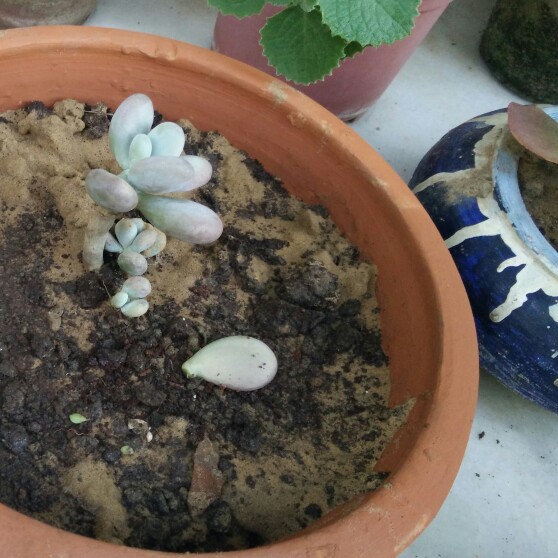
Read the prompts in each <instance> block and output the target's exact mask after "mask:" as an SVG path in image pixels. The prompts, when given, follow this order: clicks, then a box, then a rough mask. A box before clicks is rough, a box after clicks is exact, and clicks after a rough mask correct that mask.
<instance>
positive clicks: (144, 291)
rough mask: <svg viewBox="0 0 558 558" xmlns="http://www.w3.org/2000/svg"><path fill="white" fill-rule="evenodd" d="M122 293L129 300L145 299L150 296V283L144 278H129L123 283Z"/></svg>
mask: <svg viewBox="0 0 558 558" xmlns="http://www.w3.org/2000/svg"><path fill="white" fill-rule="evenodd" d="M122 291H123V292H125V293H126V294H128V295H129V297H130V298H145V297H146V296H148V295H150V294H151V283H150V282H149V279H146V278H145V277H139V276H137V277H129V278H128V279H126V281H124V284H123V285H122Z"/></svg>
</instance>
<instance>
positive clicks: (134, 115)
mask: <svg viewBox="0 0 558 558" xmlns="http://www.w3.org/2000/svg"><path fill="white" fill-rule="evenodd" d="M154 116H155V113H154V110H153V103H152V102H151V99H150V98H149V97H148V96H147V95H143V94H142V93H136V94H134V95H131V96H130V97H128V98H127V99H124V101H122V103H121V104H120V105H119V106H118V108H117V109H116V110H115V111H114V115H113V117H112V120H111V122H110V127H109V142H110V146H111V148H112V152H113V153H114V157H115V158H116V160H117V161H118V164H119V165H120V167H121V168H123V169H127V168H129V167H130V145H131V143H132V140H133V139H134V138H135V137H136V136H137V135H138V134H147V133H148V132H149V130H150V129H151V126H152V124H153V118H154Z"/></svg>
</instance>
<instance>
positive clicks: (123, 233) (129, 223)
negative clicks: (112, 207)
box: [114, 217, 138, 248]
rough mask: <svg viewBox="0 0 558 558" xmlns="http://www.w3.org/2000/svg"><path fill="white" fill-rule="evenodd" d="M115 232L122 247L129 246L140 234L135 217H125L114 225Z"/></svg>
mask: <svg viewBox="0 0 558 558" xmlns="http://www.w3.org/2000/svg"><path fill="white" fill-rule="evenodd" d="M114 234H115V235H116V238H117V239H118V242H119V243H120V246H122V248H128V246H130V244H132V242H133V241H134V238H136V236H137V234H138V229H137V226H136V223H135V222H134V220H133V219H128V218H127V217H124V218H123V219H120V221H118V223H116V225H115V226H114Z"/></svg>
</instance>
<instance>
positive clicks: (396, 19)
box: [319, 0, 420, 46]
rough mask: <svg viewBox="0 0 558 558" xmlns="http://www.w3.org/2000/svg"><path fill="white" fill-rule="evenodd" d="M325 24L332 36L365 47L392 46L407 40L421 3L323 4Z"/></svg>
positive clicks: (338, 0) (354, 0)
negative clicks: (394, 43) (405, 38)
mask: <svg viewBox="0 0 558 558" xmlns="http://www.w3.org/2000/svg"><path fill="white" fill-rule="evenodd" d="M319 3H320V8H321V13H322V20H323V22H324V24H326V25H327V26H328V27H329V28H330V29H331V33H332V34H333V35H336V36H339V37H342V38H343V39H345V40H346V41H347V42H352V41H356V42H357V43H360V44H361V45H363V46H367V45H372V46H379V45H381V44H384V43H386V44H391V43H393V42H394V41H397V40H399V39H402V38H403V37H406V36H407V35H408V34H409V33H410V32H411V29H412V28H413V25H414V20H415V18H416V16H417V15H418V6H419V4H420V0H397V1H395V2H394V1H393V0H320V2H319Z"/></svg>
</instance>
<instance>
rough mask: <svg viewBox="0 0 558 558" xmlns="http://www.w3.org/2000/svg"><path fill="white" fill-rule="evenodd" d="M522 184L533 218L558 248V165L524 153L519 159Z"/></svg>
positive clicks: (526, 202) (525, 199) (522, 190)
mask: <svg viewBox="0 0 558 558" xmlns="http://www.w3.org/2000/svg"><path fill="white" fill-rule="evenodd" d="M519 185H520V188H521V193H522V195H523V201H524V202H525V206H526V207H527V210H528V211H529V213H530V214H531V217H532V218H533V221H534V222H535V224H536V225H537V227H538V228H539V230H540V231H541V233H542V234H543V235H544V236H545V237H546V239H547V240H548V241H549V242H550V244H552V246H553V247H554V248H555V249H556V250H558V165H557V164H554V163H549V162H548V161H544V160H543V159H540V158H538V157H535V156H533V155H530V154H524V156H523V157H522V158H521V159H520V161H519Z"/></svg>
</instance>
